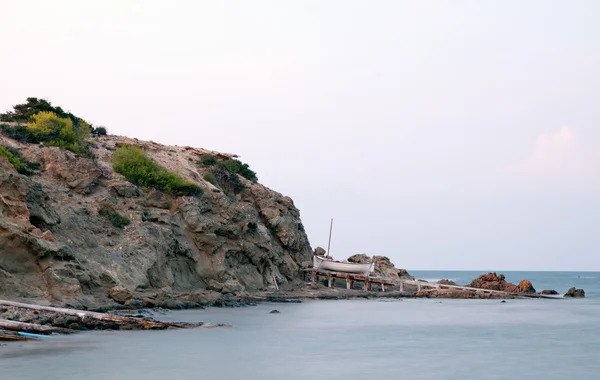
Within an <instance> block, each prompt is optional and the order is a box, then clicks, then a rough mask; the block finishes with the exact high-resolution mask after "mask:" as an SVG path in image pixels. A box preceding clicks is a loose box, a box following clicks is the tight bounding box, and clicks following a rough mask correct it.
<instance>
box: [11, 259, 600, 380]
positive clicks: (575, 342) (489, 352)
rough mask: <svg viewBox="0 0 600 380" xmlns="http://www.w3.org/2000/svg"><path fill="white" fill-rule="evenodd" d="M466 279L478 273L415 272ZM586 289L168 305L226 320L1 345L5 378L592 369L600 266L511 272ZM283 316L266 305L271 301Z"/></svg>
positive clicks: (446, 374)
mask: <svg viewBox="0 0 600 380" xmlns="http://www.w3.org/2000/svg"><path fill="white" fill-rule="evenodd" d="M414 274H415V276H417V277H418V278H423V279H428V280H435V279H439V278H450V279H454V280H455V281H457V282H459V283H467V282H469V281H470V280H471V279H473V278H474V277H476V276H477V275H478V274H480V272H431V271H428V272H414ZM505 275H506V276H507V279H508V280H509V281H514V282H516V281H518V280H520V279H522V278H527V279H529V280H531V281H532V282H533V284H534V286H536V288H539V289H543V288H548V289H556V290H558V291H559V292H561V293H562V292H564V291H566V290H567V289H568V288H569V287H571V286H576V287H580V288H583V289H585V290H586V294H587V295H588V297H587V298H585V299H557V300H540V299H528V300H508V301H507V302H506V303H501V302H500V301H499V300H436V299H431V300H427V299H405V300H360V301H354V300H351V301H310V302H303V303H301V304H263V305H259V306H255V307H247V308H236V309H218V308H211V309H206V310H185V311H176V312H170V313H168V314H166V315H163V316H161V318H163V319H168V320H180V321H199V320H202V321H208V322H227V323H231V324H232V325H233V327H231V328H221V329H195V330H181V331H173V330H169V331H151V332H140V331H135V332H89V333H83V334H78V335H77V336H68V337H57V338H54V337H53V338H48V339H46V340H45V341H43V342H28V343H24V344H18V345H8V346H1V347H0V379H2V380H4V379H6V380H12V379H19V380H20V379H40V380H41V379H44V380H54V379H56V380H58V379H60V380H68V379H86V380H96V379H98V380H99V379H103V380H107V379H129V380H137V379H140V380H142V379H143V380H155V379H156V380H158V379H160V380H164V379H170V380H176V379H211V380H212V379H216V380H218V379H264V380H270V379H278V380H279V379H290V380H291V379H307V378H318V379H344V380H347V379H349V378H353V379H375V378H382V379H383V378H386V379H391V378H407V379H436V380H438V379H461V380H468V379H487V380H489V379H525V378H527V379H545V380H546V379H597V378H598V376H600V375H599V374H600V360H599V358H600V338H599V337H600V323H599V321H600V273H592V272H581V273H576V272H572V273H566V272H548V273H542V272H524V273H516V272H505ZM275 308H276V309H278V310H280V311H281V314H269V311H271V310H272V309H275Z"/></svg>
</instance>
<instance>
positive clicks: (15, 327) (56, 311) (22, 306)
mask: <svg viewBox="0 0 600 380" xmlns="http://www.w3.org/2000/svg"><path fill="white" fill-rule="evenodd" d="M1 306H4V307H8V308H13V309H19V310H24V311H33V313H35V314H39V315H44V316H46V317H47V319H52V318H57V317H64V318H66V319H68V322H70V323H71V326H69V327H73V325H75V326H77V330H88V329H101V330H162V329H168V328H195V327H204V328H210V327H224V326H228V325H225V324H210V323H204V322H196V323H185V322H162V321H157V320H154V319H152V318H147V317H146V318H140V317H126V316H120V315H111V314H105V313H98V312H93V311H84V310H76V309H66V308H58V307H50V306H40V305H32V304H26V303H21V302H14V301H6V300H0V307H1ZM59 326H60V324H59ZM0 329H4V330H11V331H21V332H33V333H38V334H53V333H58V334H69V333H73V332H76V329H75V327H73V329H66V328H62V327H52V326H45V325H41V324H35V323H24V322H16V321H11V320H7V319H0Z"/></svg>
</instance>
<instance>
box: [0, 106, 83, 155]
mask: <svg viewBox="0 0 600 380" xmlns="http://www.w3.org/2000/svg"><path fill="white" fill-rule="evenodd" d="M13 109H14V111H9V112H6V113H3V114H0V120H2V121H8V122H17V123H28V124H27V126H23V125H13V126H10V125H6V124H5V125H1V126H0V128H2V130H3V131H4V133H5V134H6V135H7V136H8V137H11V138H13V139H15V140H17V141H20V142H24V143H34V144H36V143H40V142H43V143H46V144H48V145H55V146H58V147H61V148H63V149H67V150H70V151H72V152H74V153H76V154H80V155H84V156H91V150H90V148H89V144H88V143H87V141H86V139H87V138H88V137H89V136H90V133H91V132H92V130H94V129H93V128H92V126H91V125H90V124H89V123H88V122H86V121H85V120H83V119H81V118H79V117H77V116H75V115H73V114H72V113H70V112H65V111H64V110H63V109H62V108H60V107H53V106H52V105H51V104H50V102H48V101H46V100H44V99H38V98H27V103H24V104H17V105H15V106H13Z"/></svg>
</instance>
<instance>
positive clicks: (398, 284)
mask: <svg viewBox="0 0 600 380" xmlns="http://www.w3.org/2000/svg"><path fill="white" fill-rule="evenodd" d="M304 273H305V280H306V276H307V275H308V276H310V278H311V279H312V282H313V283H316V282H318V281H319V279H321V280H323V279H326V280H327V286H328V287H330V288H332V287H335V282H336V281H345V282H346V289H354V284H355V283H362V285H363V286H362V290H363V291H371V290H373V287H374V286H376V287H379V289H380V291H381V292H385V291H386V290H387V291H390V290H395V291H399V292H400V293H405V292H406V293H408V288H410V289H412V290H415V289H416V291H417V292H420V291H421V290H425V289H437V290H456V291H459V292H472V293H475V294H479V295H487V296H490V295H497V296H500V297H536V298H555V297H544V296H540V295H534V294H522V293H509V292H505V291H501V290H491V289H480V288H471V287H468V286H460V285H445V284H436V283H430V282H425V281H416V280H405V279H394V278H384V277H378V276H365V275H359V274H352V273H343V272H331V271H325V270H315V268H307V269H305V270H304Z"/></svg>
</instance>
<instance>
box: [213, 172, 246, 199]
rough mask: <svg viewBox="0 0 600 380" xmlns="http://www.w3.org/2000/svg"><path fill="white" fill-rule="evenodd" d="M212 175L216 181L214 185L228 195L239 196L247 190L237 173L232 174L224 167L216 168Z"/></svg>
mask: <svg viewBox="0 0 600 380" xmlns="http://www.w3.org/2000/svg"><path fill="white" fill-rule="evenodd" d="M210 173H211V174H212V176H213V178H214V180H215V182H214V184H215V185H216V186H219V187H220V188H221V189H222V190H223V191H224V192H225V193H226V194H237V193H239V192H241V191H242V190H244V189H245V188H246V186H244V184H243V183H242V181H240V178H239V177H238V176H237V174H236V173H231V172H229V171H228V170H227V169H225V168H223V167H222V166H219V165H217V166H214V167H213V168H212V169H211V171H210Z"/></svg>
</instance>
